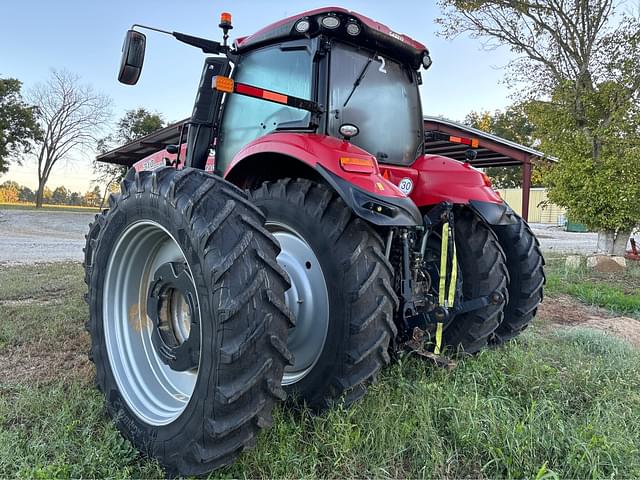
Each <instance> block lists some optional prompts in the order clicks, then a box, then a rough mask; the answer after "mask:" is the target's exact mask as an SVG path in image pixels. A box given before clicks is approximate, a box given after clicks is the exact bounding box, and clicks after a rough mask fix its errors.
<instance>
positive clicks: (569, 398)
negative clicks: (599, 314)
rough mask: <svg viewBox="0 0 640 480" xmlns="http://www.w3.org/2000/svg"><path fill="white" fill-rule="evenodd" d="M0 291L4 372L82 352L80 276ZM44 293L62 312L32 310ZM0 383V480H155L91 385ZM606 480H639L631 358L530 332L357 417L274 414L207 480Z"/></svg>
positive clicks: (635, 368) (615, 344)
mask: <svg viewBox="0 0 640 480" xmlns="http://www.w3.org/2000/svg"><path fill="white" fill-rule="evenodd" d="M0 286H1V287H0V318H2V319H3V322H0V329H1V330H0V332H1V335H2V337H1V338H2V339H3V342H4V343H3V344H0V361H2V359H3V357H2V354H3V352H6V351H8V350H9V349H11V348H15V346H20V347H21V348H29V347H33V348H36V347H37V348H44V347H43V345H44V344H46V343H48V342H51V343H53V344H54V345H55V346H57V347H56V348H58V347H59V348H61V347H62V346H64V345H65V344H66V343H67V342H69V341H70V339H71V338H72V337H83V339H84V340H83V341H84V342H86V337H85V335H86V334H85V333H84V331H83V327H82V324H83V322H84V320H85V318H86V308H85V307H84V306H83V305H82V302H81V300H80V299H81V295H82V293H83V286H82V281H81V269H80V267H79V266H78V265H77V264H56V265H48V266H34V267H19V268H18V267H12V268H6V269H4V270H2V271H0ZM61 286H63V290H55V289H56V288H60V287H61ZM52 291H56V292H57V293H55V295H56V298H58V299H59V300H60V302H61V303H59V304H56V306H55V307H52V306H51V305H46V304H42V300H44V299H46V298H47V296H49V295H50V292H52ZM28 299H30V300H31V301H27V300H28ZM20 302H22V303H20ZM45 303H46V302H45ZM31 317H33V318H31ZM7 324H14V325H13V326H12V327H9V326H8V325H7ZM545 331H546V330H545ZM0 367H1V365H0ZM2 378H3V377H0V477H37V478H52V477H56V478H75V477H106V476H108V477H114V478H125V477H126V478H130V477H135V478H140V477H142V478H149V477H154V478H158V477H161V476H163V475H164V473H163V472H162V470H161V469H160V467H159V466H158V465H157V464H156V463H155V462H153V461H150V460H148V459H145V458H143V457H141V456H140V455H139V454H138V453H137V452H136V450H135V449H134V448H133V447H132V446H131V445H130V444H129V443H128V442H127V441H125V440H123V439H122V437H121V436H120V435H119V433H118V432H117V431H116V430H115V428H114V427H113V425H112V424H111V422H110V421H109V419H108V418H107V417H106V416H105V414H104V411H103V408H102V399H101V397H100V395H99V394H98V392H96V391H95V390H94V389H93V388H92V387H91V375H90V374H87V375H84V376H76V377H69V378H66V379H59V378H58V376H57V375H56V374H55V372H54V373H52V375H51V377H50V378H48V379H45V380H39V381H31V380H24V381H20V380H19V379H18V381H12V382H6V381H4V380H2ZM612 476H617V477H622V478H632V477H638V476H640V351H638V350H635V349H633V348H632V347H630V346H629V345H627V344H625V343H622V342H619V341H617V340H616V339H614V338H612V337H607V336H605V335H604V334H601V333H598V332H595V331H589V330H579V329H572V330H562V331H558V332H555V333H551V334H548V333H543V331H542V330H540V331H536V330H535V329H534V331H532V332H527V333H526V334H525V335H523V336H521V337H520V339H519V340H518V341H517V342H514V343H512V344H509V345H507V346H506V347H504V348H500V349H494V350H489V351H485V352H483V353H482V354H480V355H478V356H476V357H474V358H468V359H465V360H463V361H461V362H460V363H459V364H458V366H457V367H456V368H455V369H453V370H451V371H449V370H443V369H438V368H435V367H433V366H431V365H430V364H428V363H426V362H425V361H422V360H419V359H414V358H407V357H405V358H403V359H401V360H400V361H399V362H398V363H396V364H395V365H393V366H392V367H390V368H388V369H387V370H386V371H385V372H384V374H383V375H382V377H381V378H380V381H379V382H378V383H377V384H376V385H374V386H373V387H372V388H371V389H370V392H369V394H368V395H367V396H366V397H365V399H364V400H363V401H362V402H360V403H359V404H357V405H356V406H355V407H354V408H351V409H349V410H346V411H345V410H342V409H337V410H334V411H331V412H329V413H326V414H324V415H319V416H315V415H312V414H310V413H309V412H306V411H302V412H297V411H292V410H289V409H287V408H279V409H278V410H277V411H276V412H275V421H274V427H273V428H272V429H271V430H269V431H267V432H265V434H263V435H261V436H260V438H259V441H258V445H257V447H256V449H255V450H252V451H250V452H247V453H245V454H244V455H242V457H241V458H240V460H239V461H238V462H237V463H236V464H235V465H232V466H230V467H226V468H225V469H223V470H221V471H218V472H216V474H215V475H214V477H225V478H242V477H244V478H256V477H261V478H262V477H268V478H300V477H332V478H339V477H394V478H396V477H412V478H425V477H446V478H454V477H455V478H459V477H474V478H477V477H502V478H523V477H527V478H529V477H537V478H565V477H566V478H587V477H591V478H596V477H597V478H600V477H612Z"/></svg>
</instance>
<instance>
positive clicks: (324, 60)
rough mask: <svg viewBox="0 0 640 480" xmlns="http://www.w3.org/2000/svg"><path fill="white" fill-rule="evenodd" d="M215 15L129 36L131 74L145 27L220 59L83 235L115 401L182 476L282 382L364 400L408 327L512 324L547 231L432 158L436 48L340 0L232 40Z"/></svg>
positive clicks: (437, 329) (253, 415)
mask: <svg viewBox="0 0 640 480" xmlns="http://www.w3.org/2000/svg"><path fill="white" fill-rule="evenodd" d="M220 27H221V28H222V29H223V32H224V41H223V42H216V41H211V40H206V39H203V38H198V37H194V36H190V35H186V34H182V33H178V32H166V31H162V30H158V29H155V28H150V27H144V26H140V25H134V27H132V29H131V30H129V31H128V32H127V35H126V39H125V44H124V47H123V58H122V64H121V69H120V75H119V80H120V81H121V82H123V83H125V84H130V85H132V84H135V83H136V82H137V80H138V78H139V76H140V72H141V68H142V63H143V59H144V50H145V43H146V38H145V36H144V35H143V34H142V33H140V32H139V31H138V30H136V28H138V29H151V30H155V31H160V32H162V33H167V34H170V35H172V36H174V37H175V38H176V39H178V40H180V41H181V42H184V43H187V44H189V45H192V46H195V47H198V48H200V49H202V50H203V51H204V53H206V54H210V55H212V56H210V57H207V58H206V59H205V62H204V69H203V72H202V77H201V81H200V85H199V88H198V93H197V96H196V101H195V106H194V109H193V114H192V116H191V118H190V120H189V122H188V125H187V126H188V130H186V129H183V132H184V131H186V132H187V133H186V134H185V135H184V138H181V139H180V141H178V142H177V144H176V145H170V146H169V147H167V148H166V149H163V150H161V151H159V152H157V153H155V154H154V155H151V156H150V157H148V158H145V159H140V158H136V157H135V156H133V157H132V158H121V159H119V161H118V163H123V164H128V165H133V164H134V163H135V165H134V167H135V168H131V169H130V170H129V172H128V174H127V175H126V177H125V178H124V180H123V182H122V192H121V193H120V194H119V195H114V196H112V197H111V199H110V203H109V209H108V210H105V211H104V212H103V213H102V214H101V215H99V216H98V217H97V219H96V221H95V222H94V223H93V224H92V225H91V227H90V231H89V234H88V237H87V246H86V249H85V255H86V259H85V269H86V281H87V284H88V287H89V293H88V296H87V301H88V303H89V306H90V320H89V322H88V329H89V332H90V334H91V337H92V348H91V357H92V359H93V361H94V362H95V365H96V381H97V385H98V387H99V388H100V389H101V390H102V392H103V393H104V395H105V397H106V403H107V408H108V411H109V413H110V414H111V416H112V417H113V418H114V420H115V422H116V424H117V426H118V428H119V429H120V430H121V431H122V433H123V434H124V435H125V436H126V437H127V438H129V439H130V440H131V441H132V442H133V443H134V444H135V445H136V446H137V447H138V448H140V449H141V450H142V451H144V452H145V453H147V454H148V455H151V456H153V457H156V458H157V459H158V460H159V461H160V462H161V463H162V464H163V465H164V466H165V467H166V468H167V469H169V470H171V471H176V472H179V473H181V474H200V473H204V472H207V471H210V470H212V469H214V468H217V467H219V466H221V465H225V464H228V463H230V462H231V461H233V459H234V458H235V457H236V456H237V455H238V453H239V452H241V451H242V450H243V449H245V448H247V447H249V446H251V445H252V444H253V442H254V439H255V435H256V434H257V433H258V431H259V430H260V429H261V428H263V427H265V426H267V425H269V424H270V422H271V410H272V407H273V405H274V403H275V402H276V401H280V400H284V399H285V398H286V397H287V394H289V396H290V397H291V398H293V400H294V401H297V402H301V403H303V404H306V405H307V406H309V407H310V408H312V409H315V410H322V409H325V408H328V407H330V406H331V405H333V404H335V403H336V402H344V403H346V404H349V403H351V402H353V401H355V400H356V399H358V398H360V397H361V396H362V395H363V394H364V393H365V391H366V388H367V385H368V384H370V383H371V382H372V381H374V380H375V378H376V376H377V374H378V373H379V372H380V370H381V369H382V368H383V367H384V366H385V365H386V364H387V363H389V361H390V358H391V357H393V356H394V354H395V353H396V352H397V351H398V350H399V349H401V348H403V347H405V346H406V344H407V343H408V342H409V343H411V342H412V341H415V339H416V338H420V339H422V342H423V345H422V348H424V351H426V352H429V351H430V352H432V354H433V355H439V354H442V353H443V352H444V350H445V349H446V350H447V352H454V353H455V352H467V353H475V352H478V351H479V350H480V349H482V348H483V347H485V346H487V345H491V344H493V345H495V344H500V343H502V342H504V341H506V340H509V339H511V338H513V337H515V336H516V335H518V334H519V333H520V332H521V331H522V330H523V329H524V328H526V327H527V325H528V324H529V323H530V322H531V320H532V319H533V317H534V315H535V313H536V308H537V307H538V304H539V303H540V301H541V300H542V287H543V284H544V273H543V263H544V262H543V258H542V255H541V253H540V249H539V247H538V243H537V241H536V238H535V237H534V235H533V234H532V232H531V230H530V229H529V227H528V225H527V224H526V223H525V222H524V221H523V220H522V219H521V218H520V217H519V216H517V215H516V214H515V213H514V212H513V211H512V210H511V209H510V208H509V206H508V205H506V204H505V203H504V202H503V201H502V199H501V198H500V197H499V196H498V194H497V193H496V192H495V191H494V190H493V189H492V188H491V184H490V181H489V179H488V178H487V176H486V175H485V174H483V173H482V172H481V171H479V170H476V169H475V168H473V167H471V166H470V164H469V163H463V162H458V161H456V160H452V159H449V158H446V157H442V156H438V155H425V153H424V145H425V133H424V129H423V117H422V110H421V102H420V94H419V88H418V87H419V85H420V84H421V72H420V70H421V68H424V69H427V68H429V66H430V65H431V58H430V56H429V52H428V50H427V49H426V48H425V46H424V45H422V44H421V43H419V42H417V41H415V40H412V39H411V38H409V37H407V36H406V35H402V34H398V33H396V32H394V31H392V30H390V29H389V28H388V27H386V26H384V25H382V24H380V23H377V22H375V21H373V20H371V19H369V18H367V17H365V16H363V15H360V14H357V13H355V12H351V11H349V10H345V9H343V8H333V7H332V8H321V9H317V10H313V11H309V12H305V13H301V14H300V15H295V16H293V17H290V18H287V19H284V20H282V21H279V22H277V23H274V24H272V25H269V26H267V27H265V28H263V29H262V30H260V31H259V32H257V33H255V34H253V35H251V36H248V37H244V38H240V39H238V40H236V42H235V43H234V45H233V46H228V45H227V38H228V31H229V30H230V29H231V28H232V26H231V18H230V15H228V14H223V15H222V21H221V23H220ZM232 66H233V68H232ZM463 141H464V139H463ZM470 143H473V142H470ZM470 146H471V147H472V146H473V145H470ZM471 153H473V152H471ZM472 156H473V155H471V154H470V157H472ZM138 160H139V161H138ZM136 161H137V163H136ZM412 344H415V342H413V343H412Z"/></svg>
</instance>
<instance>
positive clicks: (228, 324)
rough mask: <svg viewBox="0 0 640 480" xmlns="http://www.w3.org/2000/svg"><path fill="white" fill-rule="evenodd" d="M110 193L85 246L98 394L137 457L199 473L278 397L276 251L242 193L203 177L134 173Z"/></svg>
mask: <svg viewBox="0 0 640 480" xmlns="http://www.w3.org/2000/svg"><path fill="white" fill-rule="evenodd" d="M121 187H122V188H121V189H122V193H121V194H119V195H114V196H111V198H110V200H109V206H110V208H109V210H105V211H104V212H103V213H102V214H100V215H97V216H96V220H95V222H94V223H93V224H92V225H91V226H90V230H89V234H88V235H87V243H86V247H85V261H84V267H85V281H86V283H87V285H88V294H87V295H86V300H87V303H88V304H89V311H90V317H89V320H88V322H87V325H86V326H87V330H88V331H89V333H90V335H91V351H90V358H91V359H92V360H93V362H94V363H95V367H96V384H97V387H98V389H100V390H101V391H102V393H103V394H104V396H105V400H106V409H107V411H108V413H109V415H110V416H111V417H112V418H113V420H114V422H115V424H116V426H117V428H118V429H119V430H120V432H122V434H123V435H124V436H125V437H126V438H128V439H129V440H130V441H131V442H132V443H133V444H134V445H135V446H136V447H137V448H138V449H139V450H141V451H142V452H143V453H144V454H146V455H149V456H151V457H155V458H156V459H157V460H158V461H159V462H160V464H162V465H163V466H164V467H165V468H166V469H167V473H168V474H170V475H173V474H176V473H179V474H181V475H200V474H204V473H207V472H209V471H211V470H213V469H215V468H218V467H220V466H222V465H226V464H229V463H230V462H232V461H233V460H234V459H235V457H236V456H237V455H238V454H239V453H240V452H241V451H243V450H244V449H246V448H247V447H251V446H252V445H253V444H254V442H255V436H256V434H257V433H258V431H259V430H260V429H261V428H263V427H265V426H268V425H269V424H270V423H271V410H272V408H273V406H274V404H275V403H276V402H277V401H279V400H283V399H284V398H285V397H286V394H285V392H284V390H283V389H282V387H281V385H280V382H281V379H282V373H283V371H284V366H285V363H286V362H287V361H288V360H290V354H289V353H288V351H287V348H286V344H287V329H288V327H289V326H290V325H289V321H290V319H289V317H290V314H289V313H288V311H287V309H286V306H285V305H284V292H285V290H286V289H287V288H288V286H289V284H288V280H287V278H286V274H285V273H284V272H283V271H282V269H281V268H280V267H279V266H278V265H277V263H276V256H277V254H278V253H279V251H280V249H279V247H278V245H277V243H276V242H275V240H274V238H273V237H272V236H271V234H269V233H268V232H267V231H266V230H265V229H264V228H263V221H264V217H263V215H262V213H261V212H260V211H259V210H258V209H256V208H255V207H254V206H253V205H252V204H251V203H250V202H249V201H248V200H247V199H246V196H245V194H244V193H243V192H242V191H240V190H239V189H237V188H236V187H235V186H233V185H231V184H230V183H228V182H226V181H225V180H223V179H221V178H218V177H215V176H212V175H209V174H207V173H205V172H203V171H201V170H196V169H189V168H186V169H183V170H179V171H178V170H175V169H172V168H164V169H160V170H156V171H154V172H139V173H136V172H134V171H133V169H132V170H130V171H129V172H128V174H127V176H126V177H125V179H124V180H123V182H122V184H121ZM154 272H155V273H154ZM160 272H162V273H160ZM172 275H173V276H172ZM174 277H175V278H174ZM166 278H170V282H174V283H170V282H168V283H162V282H165V280H166ZM152 279H153V280H152ZM158 282H160V283H158ZM178 285H181V286H178ZM156 286H158V288H161V286H162V292H163V293H162V294H161V293H158V294H157V297H155V296H154V295H155V293H153V292H155V291H156V290H154V289H155V287H156ZM158 292H160V290H158ZM185 292H187V293H185ZM181 295H182V297H181ZM156 299H157V301H158V303H157V305H158V312H160V311H162V312H164V317H163V316H162V314H160V313H158V314H157V315H154V314H152V313H150V312H152V311H153V310H149V308H150V307H148V305H152V306H153V305H155V304H154V303H153V302H154V301H155V300H156ZM149 302H151V303H149ZM152 308H153V307H152ZM154 318H155V320H154ZM158 338H161V339H162V342H164V345H169V347H171V348H172V350H171V352H173V353H175V354H176V355H175V357H171V356H170V355H168V354H166V351H167V350H163V349H162V348H159V347H158V342H159V341H160V340H158ZM192 338H193V339H194V340H193V341H191V340H192ZM154 342H155V343H154ZM176 344H177V345H178V346H176ZM185 345H188V346H189V349H186V347H185V349H183V350H180V347H184V346H185ZM191 347H193V349H191ZM176 352H181V353H180V355H178V354H177V353H176ZM185 352H187V353H188V354H185ZM163 355H166V356H163ZM179 359H180V360H184V361H185V362H186V363H185V364H184V365H181V367H180V368H178V366H177V365H178V364H177V363H174V364H172V363H170V362H177V361H178V360H179ZM168 362H169V363H168Z"/></svg>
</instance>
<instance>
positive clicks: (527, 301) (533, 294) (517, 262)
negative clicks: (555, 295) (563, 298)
mask: <svg viewBox="0 0 640 480" xmlns="http://www.w3.org/2000/svg"><path fill="white" fill-rule="evenodd" d="M516 218H517V223H515V224H513V225H504V226H497V227H494V231H495V232H496V235H497V236H498V239H499V240H500V243H501V245H502V247H503V249H504V251H505V254H506V258H507V268H508V269H509V275H510V278H511V281H510V283H509V295H510V298H509V303H508V304H507V306H506V307H505V311H504V320H503V322H502V323H501V324H500V326H499V327H498V328H497V329H496V332H495V337H494V339H493V343H494V344H500V343H504V342H506V341H508V340H511V339H512V338H514V337H516V336H517V335H519V334H520V333H521V332H522V331H523V330H524V329H526V328H527V327H528V326H529V325H530V324H531V322H532V321H533V319H534V317H535V315H536V313H537V310H538V306H539V305H540V303H541V302H542V299H543V288H544V284H545V282H546V277H545V273H544V257H543V256H542V252H541V250H540V243H539V242H538V239H537V238H536V236H535V235H534V234H533V232H532V231H531V227H529V225H528V224H527V223H526V222H525V221H524V220H523V219H522V218H520V217H516Z"/></svg>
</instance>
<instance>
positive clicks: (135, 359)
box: [102, 220, 202, 425]
mask: <svg viewBox="0 0 640 480" xmlns="http://www.w3.org/2000/svg"><path fill="white" fill-rule="evenodd" d="M166 262H183V263H185V264H186V265H187V268H188V269H189V273H191V269H190V267H189V265H188V262H187V260H186V258H185V256H184V253H183V252H182V249H181V248H180V246H179V245H178V243H177V242H176V240H175V239H174V238H173V236H171V234H170V233H169V232H168V231H167V230H166V229H165V228H164V227H162V226H161V225H159V224H158V223H156V222H152V221H146V220H145V221H140V222H137V223H134V224H132V225H130V226H129V227H128V228H127V229H126V230H125V231H124V233H123V234H122V235H121V236H120V238H119V239H118V242H117V243H116V245H115V247H114V249H113V251H112V252H111V256H110V257H109V262H108V264H107V270H106V276H105V283H104V289H103V302H102V309H103V312H102V314H103V325H104V336H105V343H106V350H107V356H108V357H109V364H110V365H111V370H112V372H113V375H114V377H115V381H116V384H117V385H118V389H119V391H120V394H121V396H122V398H123V399H124V401H125V402H126V403H127V405H128V407H129V408H130V409H131V410H132V411H133V412H134V413H135V414H136V416H138V417H139V418H140V419H141V420H143V421H144V422H146V423H148V424H150V425H167V424H169V423H171V422H173V421H174V420H175V419H176V418H178V417H179V416H180V415H181V414H182V412H183V411H184V410H185V409H186V408H187V405H188V403H189V400H190V399H191V396H192V395H193V391H194V389H195V385H196V380H197V378H198V369H197V368H196V369H194V370H189V371H186V372H178V371H175V370H172V369H171V368H170V367H169V366H168V365H166V364H165V363H163V362H162V360H161V359H160V357H159V356H158V354H157V352H156V350H155V348H154V346H153V344H152V341H151V332H152V329H153V326H152V322H151V319H150V318H149V317H148V315H147V312H146V301H147V292H148V290H149V286H150V284H151V282H152V279H153V274H154V272H155V271H156V270H157V269H158V267H159V266H160V265H162V264H164V263H166ZM171 305H172V307H171V308H168V311H169V312H171V317H172V318H171V319H170V320H171V323H172V325H173V327H174V329H175V333H176V337H178V338H182V339H184V337H185V335H186V336H188V335H189V329H188V326H186V325H185V323H186V322H185V318H188V314H185V312H184V308H183V305H182V302H181V301H180V299H179V298H175V301H172V302H171ZM198 305H199V302H198ZM198 308H199V306H198ZM198 316H199V315H198ZM189 326H190V325H189ZM201 333H202V332H201ZM198 365H200V363H198Z"/></svg>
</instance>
